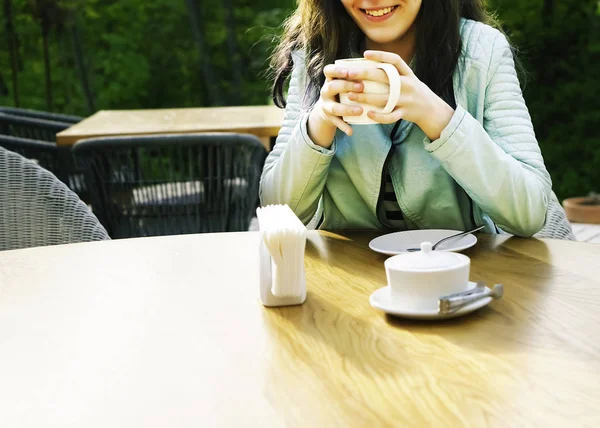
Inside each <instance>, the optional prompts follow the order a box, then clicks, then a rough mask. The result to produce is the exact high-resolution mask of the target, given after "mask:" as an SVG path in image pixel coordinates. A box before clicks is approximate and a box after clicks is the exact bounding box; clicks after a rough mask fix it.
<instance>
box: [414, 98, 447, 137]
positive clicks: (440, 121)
mask: <svg viewBox="0 0 600 428" xmlns="http://www.w3.org/2000/svg"><path fill="white" fill-rule="evenodd" d="M434 100H435V101H434V102H433V103H432V104H433V105H432V107H431V108H430V109H428V111H429V113H428V114H426V115H425V119H424V120H423V121H422V123H417V126H419V128H421V129H422V130H423V132H424V133H425V135H427V137H428V138H429V139H430V140H431V141H435V140H437V139H438V138H440V136H441V135H442V131H443V130H444V129H445V128H446V126H448V124H449V123H450V120H451V119H452V116H453V115H454V109H453V108H452V107H450V106H449V105H448V104H447V103H446V102H445V101H444V100H442V99H441V98H440V97H438V96H437V95H435V98H434Z"/></svg>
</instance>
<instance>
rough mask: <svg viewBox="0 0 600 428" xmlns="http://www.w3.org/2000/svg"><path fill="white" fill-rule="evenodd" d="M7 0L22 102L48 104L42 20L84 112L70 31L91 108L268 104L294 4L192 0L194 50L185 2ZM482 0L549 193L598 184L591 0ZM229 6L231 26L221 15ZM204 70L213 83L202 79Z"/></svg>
mask: <svg viewBox="0 0 600 428" xmlns="http://www.w3.org/2000/svg"><path fill="white" fill-rule="evenodd" d="M7 1H9V2H10V3H11V4H12V11H13V12H12V23H13V26H14V28H15V32H16V36H17V48H18V50H17V60H18V61H17V63H18V64H17V65H18V74H17V77H18V92H19V95H20V105H21V106H22V107H28V108H34V109H40V110H47V109H48V106H47V99H46V87H45V68H44V53H43V46H42V27H43V23H44V22H46V23H48V22H49V23H50V27H49V63H50V70H51V88H50V89H51V94H52V99H53V110H54V111H56V112H63V113H71V114H78V115H82V116H87V115H89V114H91V113H93V111H90V110H89V108H88V101H87V99H86V91H85V90H84V86H83V80H82V73H83V71H82V70H81V69H80V68H79V67H78V62H77V60H76V55H75V50H74V37H73V30H74V29H75V30H77V31H78V34H79V37H80V40H81V43H82V47H83V61H84V64H85V66H86V73H85V75H86V76H87V78H88V80H89V86H90V90H89V92H90V96H91V98H92V101H93V104H94V106H95V109H97V110H100V109H146V108H169V107H194V106H208V105H211V104H212V103H213V100H212V99H211V97H210V92H211V91H210V89H215V90H216V91H218V93H219V94H220V96H221V98H222V100H223V102H224V103H225V104H230V105H234V104H245V105H251V104H265V103H268V102H270V99H269V86H270V82H269V81H268V78H267V77H266V74H265V72H266V71H267V69H268V57H269V53H270V51H271V49H272V47H273V44H274V38H275V37H276V36H277V35H278V34H279V31H280V26H281V23H282V22H283V20H284V19H285V17H286V16H288V15H289V13H290V12H291V11H292V9H293V8H294V7H295V1H294V0H284V1H275V0H229V1H226V0H221V1H219V2H217V1H215V0H195V1H196V6H197V9H198V10H199V16H198V18H197V19H198V20H199V21H197V22H196V23H199V24H201V25H200V26H199V28H200V29H201V30H202V36H203V43H204V45H203V46H202V49H200V48H199V44H198V40H197V39H195V37H194V32H193V31H192V22H193V21H192V19H191V18H190V13H189V10H188V6H189V5H188V4H187V3H186V1H185V0H153V1H151V2H148V1H142V0H2V2H3V3H4V4H6V2H7ZM488 3H489V4H490V6H491V7H492V8H493V9H494V10H496V11H497V12H498V16H499V17H500V19H501V21H502V22H503V23H504V28H505V29H506V31H507V33H508V34H509V35H510V37H511V40H512V41H513V43H514V44H515V45H516V46H517V47H518V48H519V57H520V58H521V59H522V61H523V63H524V65H525V68H526V70H527V72H528V74H529V82H528V84H527V86H526V87H525V91H524V94H525V98H526V100H527V104H528V106H529V109H530V112H531V115H532V119H533V122H534V125H535V129H536V133H537V136H538V139H539V141H540V145H541V147H542V151H543V154H544V158H545V161H546V164H547V166H548V169H549V170H550V172H551V175H552V178H553V181H554V187H555V190H556V192H557V194H558V195H559V197H560V198H564V197H567V196H570V195H583V194H587V193H588V192H590V191H591V190H600V137H599V136H598V131H597V130H596V129H597V124H598V123H600V108H599V103H598V101H597V94H598V93H600V80H599V79H598V76H600V73H599V70H598V65H597V64H600V58H599V55H600V38H599V32H600V25H599V17H600V2H598V1H597V0H561V1H558V0H529V1H527V2H523V1H521V0H490V1H489V2H488ZM228 4H231V5H233V18H234V21H235V27H234V28H233V30H234V33H232V27H230V26H227V25H226V24H225V23H226V19H227V15H226V7H227V5H228ZM44 14H46V15H44ZM44 16H48V17H49V20H46V21H44ZM7 18H8V17H7V16H5V14H4V8H3V7H0V104H1V105H14V99H15V98H14V88H13V85H12V83H13V76H12V68H11V61H10V51H9V43H7V42H5V41H7V40H8V35H7V34H6V29H7V26H6V19H7ZM232 34H233V35H234V39H235V40H234V42H235V47H234V51H231V50H230V41H231V36H232ZM5 36H6V37H5ZM200 52H204V53H205V54H204V57H202V58H201V57H200ZM234 64H239V68H240V69H241V73H235V70H234V67H233V65H234ZM207 67H208V68H207ZM206 70H208V71H210V72H212V75H213V76H215V78H214V81H206V80H205V78H204V75H205V74H203V73H206ZM236 79H240V80H241V81H239V82H236Z"/></svg>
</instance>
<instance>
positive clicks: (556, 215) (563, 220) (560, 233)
mask: <svg viewBox="0 0 600 428" xmlns="http://www.w3.org/2000/svg"><path fill="white" fill-rule="evenodd" d="M534 237H536V238H549V239H565V240H569V241H575V240H576V238H575V234H574V233H573V228H572V227H571V223H569V220H568V219H567V215H566V214H565V210H564V209H563V207H562V205H561V204H560V202H559V201H558V198H557V197H556V195H555V194H554V192H552V194H551V195H550V202H549V203H548V212H547V213H546V224H545V225H544V227H543V228H542V230H540V231H539V232H538V233H536V234H535V235H534Z"/></svg>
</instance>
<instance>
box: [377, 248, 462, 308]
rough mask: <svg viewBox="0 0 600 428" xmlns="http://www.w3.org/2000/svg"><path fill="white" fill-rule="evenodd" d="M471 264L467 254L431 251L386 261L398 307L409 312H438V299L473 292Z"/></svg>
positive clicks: (425, 250)
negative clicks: (468, 290)
mask: <svg viewBox="0 0 600 428" xmlns="http://www.w3.org/2000/svg"><path fill="white" fill-rule="evenodd" d="M470 267H471V260H470V259H469V258H468V257H467V256H465V255H464V254H458V253H451V252H445V251H433V250H431V243H430V242H423V243H422V244H421V251H419V252H414V253H402V254H398V255H396V256H393V257H390V258H389V259H387V260H386V261H385V272H386V275H387V281H388V285H389V287H390V289H391V295H392V299H393V301H394V303H395V304H397V305H399V306H401V307H402V308H404V309H407V310H418V311H437V309H438V299H439V298H440V297H442V296H445V295H447V294H453V293H460V292H461V291H466V290H467V289H469V288H470V287H471V286H470V283H469V269H470Z"/></svg>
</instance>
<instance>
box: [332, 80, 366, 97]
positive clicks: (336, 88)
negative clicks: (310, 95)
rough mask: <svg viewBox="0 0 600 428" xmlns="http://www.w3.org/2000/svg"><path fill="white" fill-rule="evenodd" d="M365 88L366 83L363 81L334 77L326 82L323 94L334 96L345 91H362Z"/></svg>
mask: <svg viewBox="0 0 600 428" xmlns="http://www.w3.org/2000/svg"><path fill="white" fill-rule="evenodd" d="M363 88H364V85H363V84H362V83H361V82H351V81H349V80H340V79H334V80H331V81H327V82H325V84H324V85H323V88H321V96H322V97H324V98H333V97H335V96H336V95H339V94H341V93H343V92H361V91H362V90H363Z"/></svg>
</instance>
